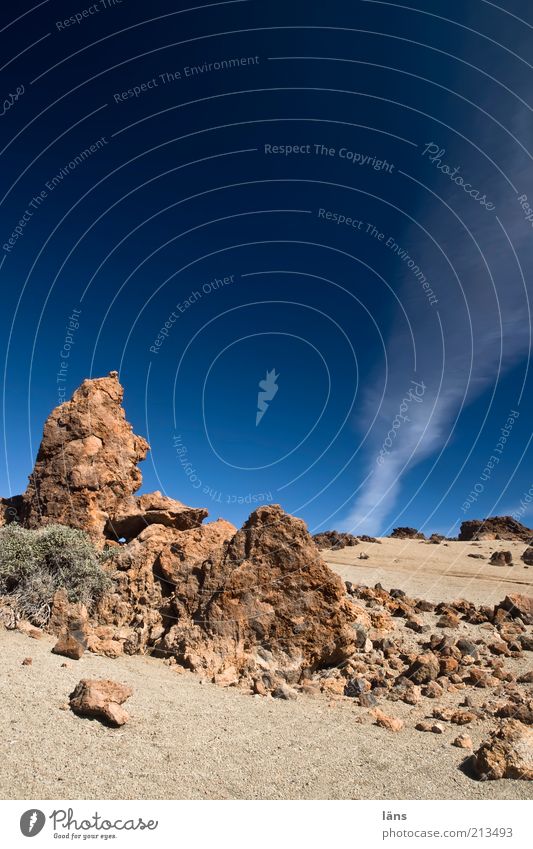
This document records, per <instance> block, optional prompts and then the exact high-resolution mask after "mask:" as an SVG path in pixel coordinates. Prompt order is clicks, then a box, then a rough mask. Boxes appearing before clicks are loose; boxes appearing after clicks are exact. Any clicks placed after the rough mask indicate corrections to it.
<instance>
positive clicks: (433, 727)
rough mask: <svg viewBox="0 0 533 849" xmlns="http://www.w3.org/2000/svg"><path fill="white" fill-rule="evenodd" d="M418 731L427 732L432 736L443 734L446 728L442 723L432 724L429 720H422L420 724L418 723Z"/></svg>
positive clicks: (416, 726)
mask: <svg viewBox="0 0 533 849" xmlns="http://www.w3.org/2000/svg"><path fill="white" fill-rule="evenodd" d="M415 728H416V730H417V731H427V732H431V733H432V734H443V733H444V726H443V725H441V724H440V722H431V721H430V720H428V719H422V720H421V721H420V722H417V724H416V725H415Z"/></svg>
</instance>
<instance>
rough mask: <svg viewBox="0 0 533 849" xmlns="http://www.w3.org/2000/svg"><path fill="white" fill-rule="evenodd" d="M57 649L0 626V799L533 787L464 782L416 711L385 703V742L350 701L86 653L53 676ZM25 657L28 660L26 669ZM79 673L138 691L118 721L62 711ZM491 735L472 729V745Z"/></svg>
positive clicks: (391, 793) (480, 792)
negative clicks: (256, 692) (271, 694)
mask: <svg viewBox="0 0 533 849" xmlns="http://www.w3.org/2000/svg"><path fill="white" fill-rule="evenodd" d="M53 642H54V641H53V639H51V638H49V637H44V638H43V639H41V640H32V639H30V638H29V637H27V636H26V635H23V634H20V633H18V632H16V631H2V632H0V656H1V657H2V667H3V671H2V676H1V681H0V700H1V701H0V703H1V705H2V710H1V716H0V763H1V764H2V769H1V770H0V796H1V797H2V798H7V799H18V798H21V799H56V798H59V799H86V798H89V799H90V798H94V799H120V798H126V799H136V798H140V799H184V798H188V799H189V798H193V799H242V798H245V799H325V798H333V799H360V798H376V799H381V798H383V799H426V798H434V799H435V798H436V799H445V798H452V799H526V798H530V797H531V793H532V791H533V787H532V785H531V783H530V782H525V781H509V780H506V781H487V782H478V781H474V780H473V779H471V778H468V777H467V776H466V775H465V774H464V773H463V772H462V771H461V769H460V768H459V767H460V765H461V763H462V762H463V760H464V758H465V752H464V751H463V750H461V749H457V748H455V747H453V746H452V745H451V741H452V739H453V738H454V737H455V736H456V734H457V733H458V732H459V731H460V729H458V728H457V726H454V727H449V728H447V729H446V732H445V733H444V734H442V735H434V734H421V733H420V732H418V731H415V730H414V727H413V725H414V721H413V716H412V711H413V710H417V709H415V708H411V707H410V706H408V705H405V704H403V703H400V702H397V703H394V704H393V705H390V708H389V705H384V707H385V708H386V709H387V710H388V712H389V713H392V714H393V715H395V716H401V717H402V718H404V719H405V721H406V727H405V728H404V730H403V731H402V732H400V733H399V734H393V733H392V732H390V731H386V730H385V729H381V728H378V727H376V726H375V725H372V724H370V722H371V720H370V717H369V715H368V711H367V710H365V709H364V708H361V707H359V706H356V705H354V704H352V701H351V700H348V699H338V700H331V699H328V698H326V697H324V696H318V697H316V698H313V697H311V696H301V697H300V698H299V699H298V700H297V701H289V702H284V701H279V700H275V699H270V698H268V699H265V698H261V697H259V696H256V697H253V696H249V695H245V694H242V693H240V692H239V691H238V690H234V689H222V688H220V687H217V686H216V685H214V684H201V683H200V681H199V680H198V678H196V677H195V676H194V675H192V674H191V673H187V672H182V673H178V672H177V671H176V669H175V668H173V667H170V666H167V665H166V664H165V663H164V662H163V661H161V660H156V659H152V658H144V657H122V658H119V659H117V660H110V659H108V658H104V657H97V656H95V655H91V654H88V653H87V654H86V655H84V657H83V658H82V659H81V660H80V661H68V664H69V665H68V667H67V668H62V667H61V664H62V663H63V662H65V661H64V659H63V658H61V657H59V656H57V655H53V654H51V652H50V649H51V647H52V645H53ZM27 656H31V657H32V658H33V664H32V665H31V666H22V660H23V659H24V658H25V657H27ZM83 677H105V678H113V679H115V680H117V681H121V682H123V683H127V684H130V685H131V686H132V687H133V689H134V695H133V696H132V698H131V699H130V700H129V701H128V702H127V707H128V710H129V711H130V713H131V720H130V722H129V723H128V724H127V725H125V726H123V728H121V729H110V728H106V727H104V726H102V725H101V724H100V723H99V722H98V721H96V720H89V719H82V718H79V717H77V716H75V715H74V714H73V713H71V711H70V710H65V709H62V707H63V708H64V707H65V703H66V701H67V698H68V694H69V693H70V692H71V691H72V689H73V688H74V686H75V684H76V683H77V682H78V681H79V680H80V678H83ZM426 701H430V700H426ZM433 706H434V705H433V704H431V705H428V710H430V709H431V708H432V707H433ZM428 715H429V714H428ZM487 730H488V724H486V723H480V722H478V723H477V724H476V725H475V727H473V726H469V729H468V731H469V733H470V734H471V736H472V738H473V740H474V743H475V744H476V745H477V744H478V743H479V742H481V739H482V738H483V737H484V736H486V735H487Z"/></svg>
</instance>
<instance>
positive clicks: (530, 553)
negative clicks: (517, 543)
mask: <svg viewBox="0 0 533 849" xmlns="http://www.w3.org/2000/svg"><path fill="white" fill-rule="evenodd" d="M521 560H522V561H523V562H524V563H527V565H528V566H533V546H531V545H528V547H527V548H526V550H525V551H524V552H523V553H522V555H521Z"/></svg>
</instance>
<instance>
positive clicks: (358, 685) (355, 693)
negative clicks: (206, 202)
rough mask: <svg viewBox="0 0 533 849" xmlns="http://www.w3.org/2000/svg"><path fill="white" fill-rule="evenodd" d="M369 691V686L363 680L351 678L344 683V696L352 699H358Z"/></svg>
mask: <svg viewBox="0 0 533 849" xmlns="http://www.w3.org/2000/svg"><path fill="white" fill-rule="evenodd" d="M369 690H370V684H369V683H368V681H365V679H364V678H351V679H350V680H349V681H347V682H346V685H345V687H344V695H345V696H349V697H350V698H352V699H355V698H358V697H359V696H360V695H361V694H362V693H367V692H368V691H369Z"/></svg>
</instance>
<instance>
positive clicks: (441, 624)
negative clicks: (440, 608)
mask: <svg viewBox="0 0 533 849" xmlns="http://www.w3.org/2000/svg"><path fill="white" fill-rule="evenodd" d="M459 622H460V619H459V617H458V616H457V613H452V612H451V611H450V612H449V613H445V614H444V616H441V617H440V619H439V620H438V622H437V628H458V627H459Z"/></svg>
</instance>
